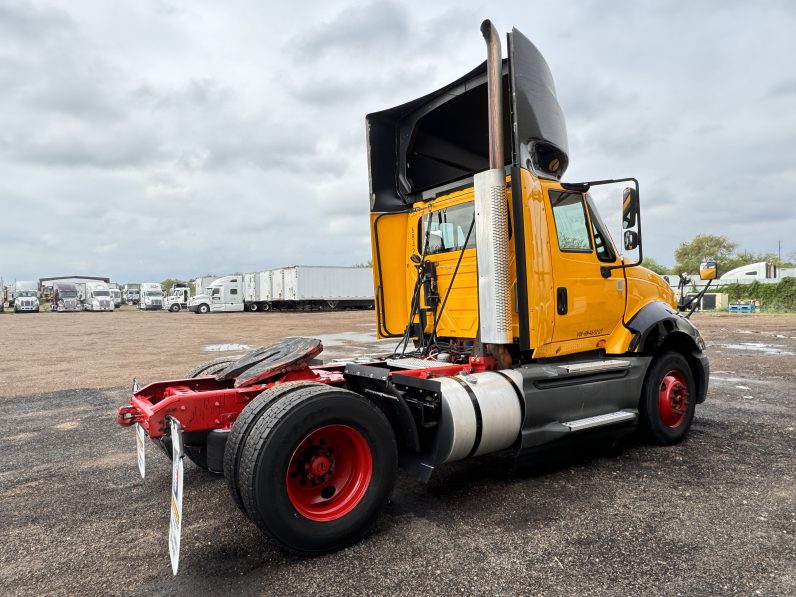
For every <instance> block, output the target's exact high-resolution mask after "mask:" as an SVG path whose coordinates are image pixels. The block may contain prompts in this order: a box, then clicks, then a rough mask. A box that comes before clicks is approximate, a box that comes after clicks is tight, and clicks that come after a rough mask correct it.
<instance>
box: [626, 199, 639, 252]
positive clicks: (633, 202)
mask: <svg viewBox="0 0 796 597" xmlns="http://www.w3.org/2000/svg"><path fill="white" fill-rule="evenodd" d="M637 214H638V195H637V194H636V189H634V188H632V187H626V188H625V191H624V193H623V194H622V228H624V229H625V230H627V229H628V228H633V227H634V226H635V225H636V216H637ZM637 246H638V242H636V245H635V246H634V247H633V248H635V247H637Z"/></svg>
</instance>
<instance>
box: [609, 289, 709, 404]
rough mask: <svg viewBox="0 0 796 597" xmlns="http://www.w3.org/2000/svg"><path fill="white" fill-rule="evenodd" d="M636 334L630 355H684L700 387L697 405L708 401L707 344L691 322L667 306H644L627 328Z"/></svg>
mask: <svg viewBox="0 0 796 597" xmlns="http://www.w3.org/2000/svg"><path fill="white" fill-rule="evenodd" d="M625 327H627V329H628V330H630V332H631V333H632V334H633V339H632V340H631V341H630V346H629V347H628V352H635V353H641V354H645V355H652V356H654V355H656V354H658V353H660V352H662V351H664V350H671V351H674V352H679V353H680V354H682V355H683V356H684V357H685V358H686V360H687V361H688V363H689V364H690V365H691V370H692V371H693V373H694V381H695V383H696V386H697V404H701V403H702V402H704V401H705V398H706V397H707V390H708V378H709V377H710V366H709V364H708V358H707V357H706V356H705V352H704V351H705V341H704V340H703V339H702V335H701V334H700V333H699V330H697V329H696V327H695V326H694V324H693V323H691V321H690V320H688V319H686V318H685V317H683V316H682V315H680V314H679V313H678V312H677V311H675V310H674V309H672V308H671V307H670V306H669V305H667V304H666V303H662V302H659V301H655V302H652V303H649V304H648V305H644V307H642V308H641V309H640V310H639V311H638V313H636V314H635V315H634V316H633V317H632V318H631V319H630V321H628V322H627V323H626V324H625Z"/></svg>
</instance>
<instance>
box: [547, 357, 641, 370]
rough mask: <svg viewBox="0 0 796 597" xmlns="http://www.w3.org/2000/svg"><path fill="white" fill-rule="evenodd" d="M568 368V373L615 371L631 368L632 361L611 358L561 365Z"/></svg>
mask: <svg viewBox="0 0 796 597" xmlns="http://www.w3.org/2000/svg"><path fill="white" fill-rule="evenodd" d="M559 367H561V368H562V369H566V370H567V373H597V372H600V371H615V370H617V369H629V368H630V361H625V360H621V359H609V360H606V361H586V362H581V363H567V364H563V365H559Z"/></svg>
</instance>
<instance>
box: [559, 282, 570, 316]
mask: <svg viewBox="0 0 796 597" xmlns="http://www.w3.org/2000/svg"><path fill="white" fill-rule="evenodd" d="M567 310H568V307H567V289H566V288H564V287H563V286H562V287H561V288H558V289H557V290H556V311H557V312H558V314H559V315H566V314H567Z"/></svg>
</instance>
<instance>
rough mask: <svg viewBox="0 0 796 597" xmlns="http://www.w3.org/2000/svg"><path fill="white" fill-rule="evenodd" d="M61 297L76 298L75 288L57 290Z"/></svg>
mask: <svg viewBox="0 0 796 597" xmlns="http://www.w3.org/2000/svg"><path fill="white" fill-rule="evenodd" d="M58 294H60V295H61V298H77V290H59V291H58Z"/></svg>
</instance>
